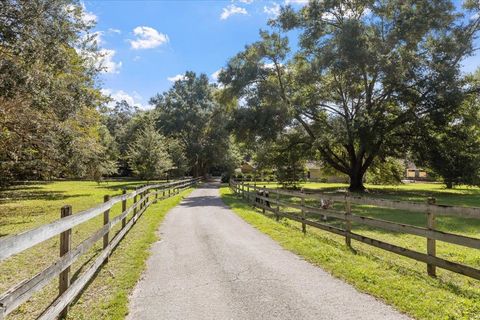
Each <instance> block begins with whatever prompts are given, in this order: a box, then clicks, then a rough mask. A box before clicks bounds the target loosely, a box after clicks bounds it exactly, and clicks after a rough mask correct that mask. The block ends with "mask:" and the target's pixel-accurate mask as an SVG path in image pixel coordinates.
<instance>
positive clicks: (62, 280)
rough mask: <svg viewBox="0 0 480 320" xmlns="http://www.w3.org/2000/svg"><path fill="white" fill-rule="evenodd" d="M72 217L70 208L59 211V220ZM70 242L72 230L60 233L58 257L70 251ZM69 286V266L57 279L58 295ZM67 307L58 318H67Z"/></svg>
mask: <svg viewBox="0 0 480 320" xmlns="http://www.w3.org/2000/svg"><path fill="white" fill-rule="evenodd" d="M71 215H72V207H71V206H64V207H62V209H61V210H60V218H65V217H68V216H71ZM71 240H72V229H68V230H65V231H63V232H62V233H60V257H63V256H64V255H66V254H67V253H68V252H69V251H70V247H71ZM69 286H70V266H68V267H67V268H66V269H65V270H63V271H62V272H61V273H60V275H59V277H58V295H59V296H61V295H62V294H63V293H64V292H65V291H67V289H68V287H69ZM67 313H68V306H67V307H65V309H63V310H62V312H60V315H59V318H60V319H64V318H66V317H67Z"/></svg>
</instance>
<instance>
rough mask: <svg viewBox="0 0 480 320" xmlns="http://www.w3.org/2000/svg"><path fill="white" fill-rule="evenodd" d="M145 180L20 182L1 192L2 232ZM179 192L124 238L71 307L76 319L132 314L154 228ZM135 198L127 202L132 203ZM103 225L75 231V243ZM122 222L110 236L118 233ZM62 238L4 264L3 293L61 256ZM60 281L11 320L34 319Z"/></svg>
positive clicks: (97, 222) (87, 258) (0, 266)
mask: <svg viewBox="0 0 480 320" xmlns="http://www.w3.org/2000/svg"><path fill="white" fill-rule="evenodd" d="M143 184H146V182H144V181H112V182H103V183H101V184H97V183H96V182H91V181H61V182H52V183H39V184H30V185H22V186H15V187H12V188H10V189H8V190H5V191H2V192H1V193H0V236H5V235H9V234H16V233H19V232H22V231H25V230H29V229H31V228H33V227H36V226H39V225H42V224H45V223H48V222H51V221H53V220H56V219H58V218H59V217H60V208H61V207H62V206H63V205H66V204H69V205H72V207H73V212H74V213H76V212H78V211H81V210H85V209H87V208H90V207H93V206H94V205H96V204H100V203H101V202H103V196H104V195H106V194H109V195H112V196H114V195H118V194H120V193H121V192H122V189H123V188H127V189H129V190H133V189H135V187H137V186H140V185H143ZM189 192H190V190H185V191H183V192H182V193H181V194H180V195H178V196H175V197H172V198H169V199H165V200H163V201H159V202H158V203H157V204H155V205H152V206H151V207H150V208H149V209H148V210H147V211H146V212H145V213H144V214H143V215H142V217H141V218H140V219H139V220H138V221H137V223H136V224H135V226H133V228H132V229H131V230H130V231H129V232H128V233H127V235H126V237H125V238H124V239H123V240H122V241H121V242H120V244H119V246H118V247H117V249H116V250H115V251H114V253H113V254H112V256H111V257H110V259H109V262H108V264H107V265H105V266H104V267H103V268H102V269H101V270H100V271H99V272H98V274H97V275H96V278H95V279H94V281H92V282H91V283H90V285H89V286H88V288H87V289H86V290H85V291H84V292H83V294H82V295H81V297H80V298H79V299H78V301H76V303H75V304H74V305H73V306H72V308H71V312H70V313H69V318H71V319H123V318H124V316H125V314H126V313H127V311H128V310H127V307H128V306H127V302H128V294H129V292H130V291H131V289H132V288H133V287H134V285H135V283H136V281H137V280H138V278H139V277H140V275H141V272H142V271H143V268H144V266H145V260H146V258H147V257H148V254H149V253H148V248H149V247H150V245H151V243H153V242H154V241H156V240H157V235H156V233H155V230H156V229H157V227H158V226H159V224H160V222H161V221H162V220H163V218H164V216H165V214H166V213H167V211H168V210H169V209H171V208H173V207H174V206H176V205H177V204H178V203H179V202H180V200H181V199H182V197H184V196H185V195H186V194H188V193H189ZM132 203H133V199H130V200H129V201H128V203H127V204H128V206H130V205H131V204H132ZM120 211H121V204H120V203H119V204H116V205H115V206H114V207H113V208H112V210H111V217H114V216H116V215H118V214H120ZM102 225H103V216H102V215H99V216H98V217H96V218H94V219H91V220H89V221H87V222H85V223H83V224H81V225H80V226H77V227H75V228H74V229H73V232H72V240H73V244H72V247H74V246H75V245H76V244H78V243H80V242H81V241H83V240H84V239H86V238H87V237H88V236H90V235H91V234H92V233H93V232H94V231H95V230H97V229H99V228H100V227H101V226H102ZM120 227H121V223H119V224H117V225H116V226H115V228H114V229H113V231H112V232H111V233H110V237H111V238H113V236H114V234H116V233H117V232H118V230H119V229H120ZM58 246H59V239H58V237H54V238H52V239H50V240H47V241H45V242H43V243H41V244H39V245H37V246H35V247H34V248H32V249H29V250H26V251H25V252H23V253H21V254H18V255H15V256H13V257H11V258H9V259H7V260H6V261H4V262H2V263H0V291H1V292H4V291H6V290H7V289H8V288H10V287H11V286H13V285H14V284H16V283H18V282H20V281H21V280H23V279H27V278H29V277H31V276H32V275H34V274H35V273H37V272H39V271H40V270H42V268H44V267H46V266H48V265H49V264H51V263H52V262H53V261H54V260H55V259H56V258H57V257H58V250H59V249H58ZM100 250H101V241H99V243H97V244H96V245H95V246H94V248H93V249H92V250H90V251H89V252H88V253H87V254H85V255H84V256H82V257H81V258H80V259H79V260H78V261H77V262H75V263H74V264H73V267H72V275H73V276H74V277H75V276H76V275H78V273H79V272H80V271H82V270H85V268H86V267H87V266H88V265H89V263H91V262H92V261H93V260H94V258H95V256H96V255H97V254H98V253H99V252H100ZM57 285H58V284H57V281H56V280H55V281H52V283H50V284H49V285H48V286H47V287H46V288H45V289H43V290H42V291H40V292H39V293H38V294H35V295H34V296H33V298H32V299H31V300H30V301H28V302H27V303H25V304H24V305H22V306H20V307H19V308H18V309H17V310H16V311H15V312H14V313H12V314H11V315H10V316H9V317H7V319H35V318H36V316H38V315H39V313H40V312H41V311H42V310H44V309H45V308H46V307H47V306H48V304H49V303H51V301H52V300H53V298H55V296H56V294H57Z"/></svg>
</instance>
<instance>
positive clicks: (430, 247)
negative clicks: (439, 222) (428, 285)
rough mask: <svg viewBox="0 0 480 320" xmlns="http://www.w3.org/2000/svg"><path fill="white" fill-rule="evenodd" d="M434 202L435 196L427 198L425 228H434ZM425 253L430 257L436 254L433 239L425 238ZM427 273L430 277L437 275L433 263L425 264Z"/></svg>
mask: <svg viewBox="0 0 480 320" xmlns="http://www.w3.org/2000/svg"><path fill="white" fill-rule="evenodd" d="M435 203H436V199H435V198H428V208H427V228H428V230H435V212H434V211H433V208H432V206H433V205H434V204H435ZM427 254H428V255H429V256H431V257H435V256H436V254H437V248H436V242H435V239H430V238H427ZM427 273H428V275H429V276H431V277H436V276H437V270H436V267H435V265H434V264H427Z"/></svg>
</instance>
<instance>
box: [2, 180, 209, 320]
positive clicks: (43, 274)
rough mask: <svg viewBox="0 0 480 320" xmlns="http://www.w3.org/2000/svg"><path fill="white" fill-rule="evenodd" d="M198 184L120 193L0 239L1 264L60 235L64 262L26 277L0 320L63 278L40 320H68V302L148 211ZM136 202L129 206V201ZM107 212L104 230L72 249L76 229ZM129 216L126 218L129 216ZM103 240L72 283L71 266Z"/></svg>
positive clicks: (7, 297) (9, 295)
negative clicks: (114, 212) (112, 213)
mask: <svg viewBox="0 0 480 320" xmlns="http://www.w3.org/2000/svg"><path fill="white" fill-rule="evenodd" d="M199 181H200V179H199V178H197V179H187V180H180V181H174V182H170V183H164V184H155V185H147V186H144V187H142V188H139V189H137V190H135V191H134V192H131V193H127V192H126V190H124V191H123V194H122V195H119V196H115V197H110V196H108V195H106V196H105V198H104V203H103V204H101V205H98V206H96V207H93V208H90V209H87V210H85V211H81V212H78V213H76V214H73V215H72V207H71V206H64V207H63V208H61V219H59V220H56V221H53V222H51V223H49V224H45V225H42V226H40V227H37V228H34V229H31V230H28V231H26V232H23V233H20V234H16V235H11V236H7V237H4V238H0V261H2V260H5V259H7V258H9V257H11V256H13V255H15V254H18V253H20V252H22V251H24V250H27V249H29V248H31V247H33V246H35V245H37V244H39V243H41V242H43V241H45V240H48V239H50V238H52V237H54V236H58V235H60V258H59V259H58V260H57V261H55V262H54V263H53V264H51V265H50V266H48V267H47V268H45V269H44V270H42V271H40V272H39V273H37V274H36V275H34V276H33V277H31V278H30V279H26V280H24V281H22V282H20V283H19V284H17V285H15V286H14V287H12V288H10V289H9V290H8V291H6V292H5V293H3V294H2V295H0V320H1V319H3V318H4V317H5V316H6V315H8V314H9V313H11V312H12V311H14V310H15V309H16V308H18V307H19V306H20V305H21V304H22V303H24V302H25V301H27V300H28V299H29V298H30V297H31V296H32V295H33V294H34V293H36V292H38V291H39V290H41V289H42V288H44V287H45V286H46V285H47V284H48V283H50V281H52V279H54V278H55V277H59V295H58V297H57V298H56V299H55V301H54V302H53V303H52V304H51V305H50V306H49V307H48V308H47V309H46V310H45V311H44V312H43V313H42V314H41V315H40V316H39V318H38V319H44V320H46V319H55V318H57V317H65V316H66V314H67V310H68V306H69V304H70V303H71V302H72V301H73V300H74V299H75V298H76V297H77V296H78V295H79V294H80V293H81V291H82V289H83V288H84V287H85V286H86V285H87V283H88V282H89V281H90V280H91V279H92V277H93V276H94V275H95V273H96V272H97V270H98V269H99V268H100V267H101V266H102V265H103V264H104V263H107V261H108V256H109V255H110V253H111V252H112V250H113V249H114V248H115V247H116V246H117V245H118V243H119V242H120V240H122V238H123V237H124V236H125V234H126V233H127V232H128V230H130V229H131V228H132V226H133V225H134V224H135V222H136V221H137V220H138V219H139V218H140V217H141V216H142V214H143V213H144V212H145V210H147V208H148V207H149V206H150V205H151V204H153V203H155V202H157V201H158V200H162V199H166V198H168V197H171V196H173V195H176V194H178V193H179V192H180V190H182V189H185V188H188V187H191V186H193V185H195V184H197V183H198V182H199ZM132 198H133V199H134V203H133V204H132V205H131V206H130V207H129V208H127V200H128V199H132ZM119 202H121V203H122V212H121V214H119V215H117V216H115V217H114V218H113V219H110V209H111V208H112V207H113V205H115V204H117V203H119ZM100 214H103V227H101V228H100V229H98V230H97V231H96V232H94V233H93V234H92V235H91V236H90V237H88V238H87V239H85V240H83V241H82V242H81V243H80V244H79V245H78V246H76V247H75V248H73V249H72V248H71V236H72V228H73V227H75V226H78V225H80V224H82V223H84V222H86V221H88V220H90V219H92V218H94V217H97V216H98V215H100ZM130 214H132V215H131V217H130V219H128V215H130ZM120 221H121V222H122V228H121V229H120V231H118V233H117V234H116V235H115V236H114V237H113V238H112V239H110V234H109V233H110V230H111V229H112V228H113V226H115V225H116V224H117V223H119V222H120ZM101 239H103V250H102V251H101V252H100V253H99V255H98V256H97V257H96V259H95V261H94V262H93V264H91V265H90V266H89V267H88V268H87V270H86V271H85V272H83V273H82V274H81V275H80V276H79V277H78V278H76V279H75V281H74V282H73V283H70V266H71V265H72V264H73V263H74V262H75V261H77V259H78V258H79V257H80V256H82V255H83V254H85V253H86V252H87V251H89V249H91V248H92V246H94V245H95V243H96V242H97V241H99V240H101Z"/></svg>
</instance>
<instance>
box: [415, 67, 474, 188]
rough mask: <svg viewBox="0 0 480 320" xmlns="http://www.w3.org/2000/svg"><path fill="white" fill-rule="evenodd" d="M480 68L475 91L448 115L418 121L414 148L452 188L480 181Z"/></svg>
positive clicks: (421, 158)
mask: <svg viewBox="0 0 480 320" xmlns="http://www.w3.org/2000/svg"><path fill="white" fill-rule="evenodd" d="M479 84H480V71H477V73H476V75H475V76H471V77H470V86H469V87H470V88H471V91H472V93H471V94H468V95H467V97H466V99H465V100H464V101H463V103H462V104H461V106H460V107H459V108H458V109H457V110H456V112H455V113H454V114H452V115H450V116H449V117H447V118H444V117H441V118H440V119H438V118H434V117H430V118H422V119H420V120H419V121H418V124H419V125H418V126H417V127H418V128H419V131H420V135H419V137H418V138H417V140H416V141H415V143H414V147H413V150H414V151H416V152H415V155H416V158H417V159H418V161H419V163H423V164H425V165H427V166H428V167H429V168H431V169H432V170H433V171H434V172H435V173H437V174H438V175H439V176H440V177H442V179H443V181H444V183H445V184H446V185H447V187H448V188H452V187H453V186H454V185H458V184H466V185H480V100H479V97H478V93H477V92H478V88H479Z"/></svg>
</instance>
